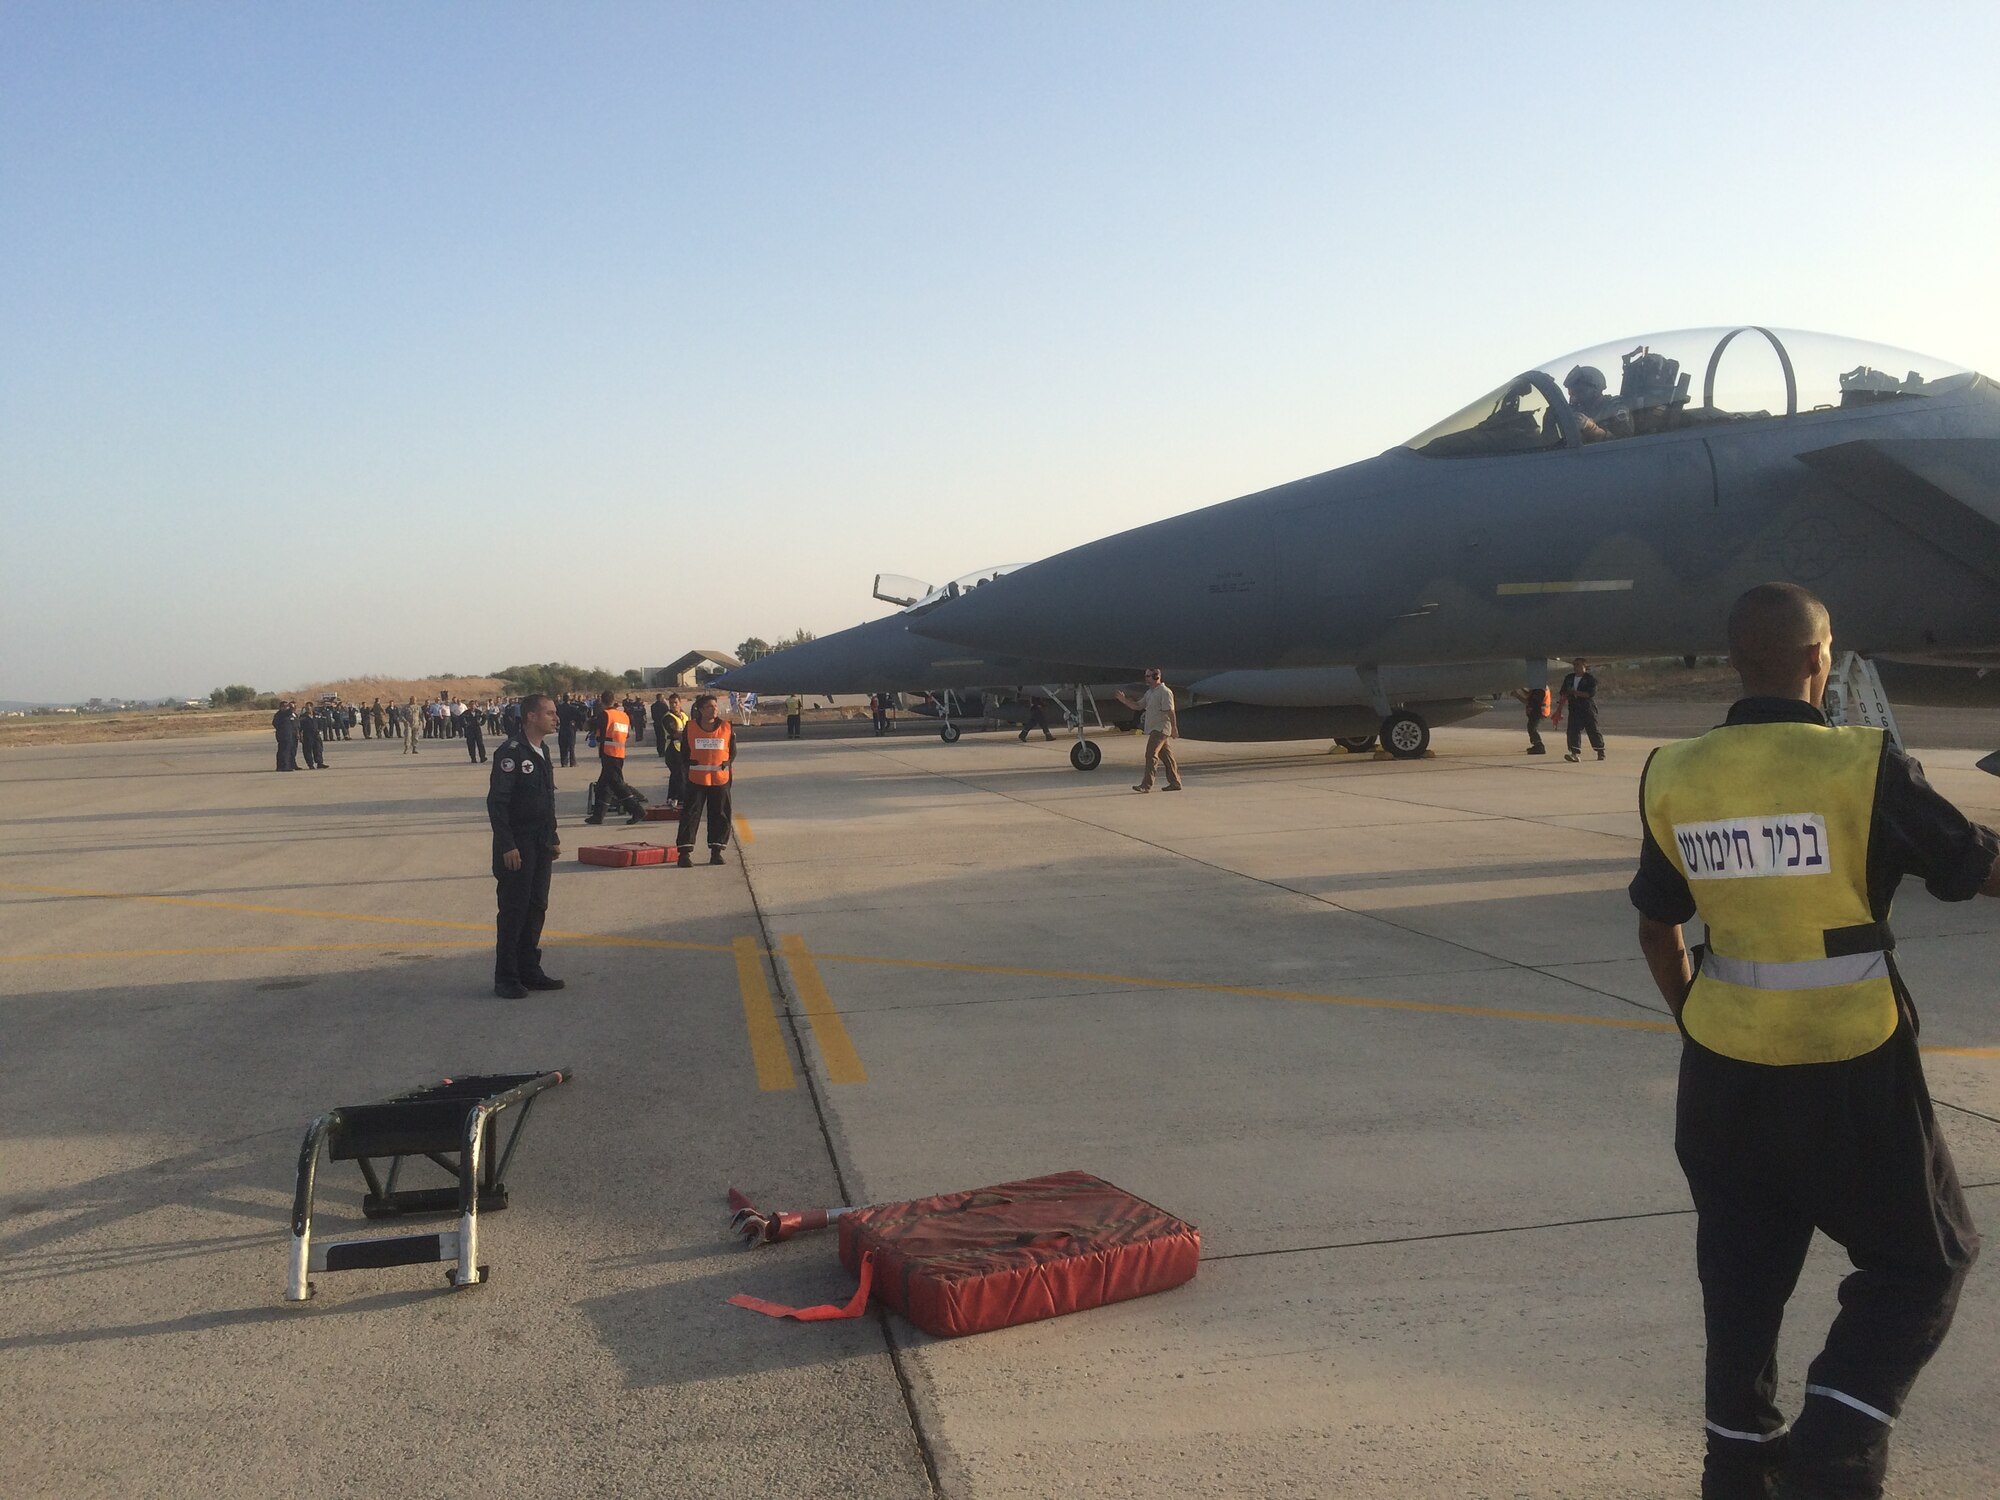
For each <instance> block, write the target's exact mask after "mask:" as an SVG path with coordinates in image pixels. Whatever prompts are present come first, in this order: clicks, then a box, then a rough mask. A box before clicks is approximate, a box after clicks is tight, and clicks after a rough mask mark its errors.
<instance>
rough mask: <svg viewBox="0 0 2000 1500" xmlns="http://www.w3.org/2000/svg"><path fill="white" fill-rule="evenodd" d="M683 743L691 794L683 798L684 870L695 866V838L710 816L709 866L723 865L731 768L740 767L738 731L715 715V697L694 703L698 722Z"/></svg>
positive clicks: (694, 721)
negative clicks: (737, 762) (703, 814)
mask: <svg viewBox="0 0 2000 1500" xmlns="http://www.w3.org/2000/svg"><path fill="white" fill-rule="evenodd" d="M682 743H683V744H684V745H685V746H686V747H687V752H686V753H687V790H686V792H684V793H683V794H682V797H681V828H680V836H679V837H678V838H677V839H676V840H675V842H676V843H677V844H679V845H680V859H679V864H680V867H681V868H682V869H683V870H685V869H687V868H688V867H689V866H690V865H692V864H693V863H694V836H695V831H696V830H697V829H698V828H700V826H701V815H702V811H703V810H704V809H706V810H707V812H708V862H709V863H710V864H712V865H719V864H722V863H723V862H724V861H723V858H722V847H723V845H725V844H727V843H728V842H729V828H730V821H729V817H730V809H729V782H730V768H731V767H732V766H734V765H735V764H736V730H735V727H734V726H733V725H732V724H730V722H729V721H728V720H727V719H725V718H723V717H722V716H721V715H720V714H718V713H716V711H715V694H713V693H703V694H702V695H701V696H700V697H699V698H697V699H695V700H694V718H693V719H691V720H690V721H689V722H688V727H687V729H686V731H685V735H684V738H683V740H682Z"/></svg>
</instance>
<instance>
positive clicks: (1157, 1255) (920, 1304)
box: [838, 1172, 1201, 1338]
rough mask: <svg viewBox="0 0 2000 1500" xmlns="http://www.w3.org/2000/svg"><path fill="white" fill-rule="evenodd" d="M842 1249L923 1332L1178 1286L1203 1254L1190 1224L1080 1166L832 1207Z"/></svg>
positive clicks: (1005, 1321)
mask: <svg viewBox="0 0 2000 1500" xmlns="http://www.w3.org/2000/svg"><path fill="white" fill-rule="evenodd" d="M838 1222H839V1225H840V1259H841V1262H842V1264H844V1265H845V1266H846V1267H847V1269H848V1270H849V1271H851V1272H854V1273H855V1274H856V1275H859V1274H860V1266H861V1256H862V1255H863V1253H864V1252H871V1251H872V1252H873V1254H874V1261H875V1297H876V1300H877V1301H879V1302H883V1303H886V1304H887V1305H888V1306H890V1307H893V1308H895V1309H896V1311H897V1312H899V1313H901V1314H902V1315H903V1316H904V1317H906V1318H908V1319H909V1320H910V1321H911V1322H912V1323H914V1324H916V1325H917V1327H919V1328H921V1329H923V1330H924V1332H925V1333H932V1334H936V1335H938V1336H939V1337H941V1338H953V1337H956V1336H957V1335H959V1334H963V1333H985V1332H987V1331H988V1330H990V1329H994V1328H1008V1327H1011V1326H1012V1325H1014V1324H1016V1323H1032V1322H1035V1321H1036V1320H1037V1319H1039V1318H1053V1317H1058V1316H1060V1315H1061V1314H1063V1313H1072V1312H1081V1311H1083V1310H1084V1309H1085V1308H1087V1307H1101V1306H1103V1305H1104V1304H1105V1303H1107V1302H1123V1301H1124V1300H1126V1299H1127V1298H1128V1297H1143V1296H1145V1295H1146V1294H1147V1293H1148V1292H1162V1291H1165V1290H1166V1289H1167V1288H1168V1287H1170V1286H1179V1285H1180V1284H1181V1283H1182V1282H1183V1281H1186V1280H1188V1279H1189V1278H1190V1277H1192V1276H1193V1275H1194V1273H1195V1267H1196V1265H1197V1264H1198V1263H1199V1262H1200V1260H1201V1235H1200V1233H1199V1232H1197V1231H1196V1229H1195V1227H1194V1226H1193V1225H1192V1224H1187V1223H1184V1222H1182V1221H1181V1220H1179V1219H1176V1218H1175V1217H1174V1216H1173V1215H1172V1214H1170V1213H1167V1212H1165V1211H1164V1210H1162V1209H1158V1208H1155V1207H1154V1206H1153V1205H1152V1204H1150V1203H1148V1202H1146V1201H1145V1200H1144V1199H1143V1198H1134V1197H1133V1196H1132V1195H1131V1194H1130V1193H1127V1192H1124V1191H1122V1190H1121V1189H1119V1188H1115V1187H1113V1186H1112V1185H1111V1184H1110V1183H1108V1182H1106V1181H1105V1180H1104V1179H1103V1178H1101V1177H1093V1176H1092V1175H1091V1174H1090V1173H1088V1172H1056V1173H1053V1174H1052V1175H1050V1176H1047V1177H1031V1178H1028V1179H1027V1180H1026V1181H1024V1182H1003V1183H1001V1184H1000V1185H999V1186H998V1187H990V1188H978V1189H975V1190H974V1191H972V1192H969V1193H940V1194H939V1195H938V1196H937V1197H935V1198H919V1199H916V1200H915V1201H914V1202H910V1203H877V1204H875V1205H874V1206H872V1207H870V1208H857V1209H852V1210H850V1211H849V1212H847V1213H845V1214H842V1215H841V1217H840V1219H839V1221H838Z"/></svg>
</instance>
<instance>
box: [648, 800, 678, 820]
mask: <svg viewBox="0 0 2000 1500" xmlns="http://www.w3.org/2000/svg"><path fill="white" fill-rule="evenodd" d="M680 816H681V805H680V803H678V802H656V803H654V804H653V805H652V806H650V807H648V808H647V809H646V821H647V822H648V823H677V822H679V821H680Z"/></svg>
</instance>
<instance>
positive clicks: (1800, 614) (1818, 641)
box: [1729, 583, 1833, 696]
mask: <svg viewBox="0 0 2000 1500" xmlns="http://www.w3.org/2000/svg"><path fill="white" fill-rule="evenodd" d="M1832 639H1833V622H1832V620H1831V618H1830V617H1829V616H1828V615H1827V612H1826V606H1825V605H1824V604H1822V603H1820V602H1819V598H1818V596H1817V595H1815V594H1814V593H1813V592H1812V591H1811V590H1810V589H1802V588H1800V587H1799V586H1798V585H1797V584H1796V583H1760V584H1758V585H1757V587H1755V588H1754V589H1751V590H1749V592H1747V593H1745V594H1744V595H1743V597H1742V598H1740V599H1738V600H1737V601H1736V604H1735V606H1734V607H1733V608H1732V609H1731V610H1730V611H1729V663H1730V665H1731V666H1733V667H1735V668H1736V672H1737V675H1738V676H1740V677H1741V678H1742V679H1743V687H1744V690H1745V691H1746V692H1748V693H1751V694H1758V693H1778V692H1779V690H1781V689H1783V690H1785V692H1784V693H1782V694H1780V695H1781V696H1792V695H1793V694H1794V693H1795V690H1796V689H1797V687H1798V685H1799V683H1800V682H1802V681H1805V680H1809V679H1810V678H1811V677H1812V676H1813V675H1814V673H1815V672H1817V671H1818V670H1819V666H1820V662H1819V653H1818V648H1819V647H1820V646H1822V645H1830V643H1831V641H1832ZM1808 658H1810V661H1809V660H1808Z"/></svg>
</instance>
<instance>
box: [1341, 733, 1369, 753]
mask: <svg viewBox="0 0 2000 1500" xmlns="http://www.w3.org/2000/svg"><path fill="white" fill-rule="evenodd" d="M1334 743H1335V744H1336V745H1338V746H1340V748H1341V749H1343V750H1349V751H1352V752H1353V753H1354V754H1356V755H1362V754H1365V753H1366V752H1367V751H1370V750H1373V749H1374V748H1375V736H1374V735H1372V734H1350V735H1348V736H1347V737H1346V738H1345V739H1337V740H1335V741H1334Z"/></svg>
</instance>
